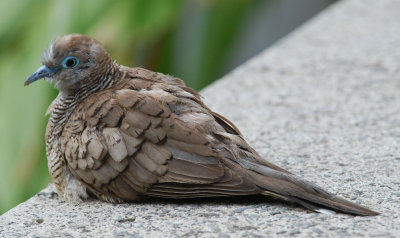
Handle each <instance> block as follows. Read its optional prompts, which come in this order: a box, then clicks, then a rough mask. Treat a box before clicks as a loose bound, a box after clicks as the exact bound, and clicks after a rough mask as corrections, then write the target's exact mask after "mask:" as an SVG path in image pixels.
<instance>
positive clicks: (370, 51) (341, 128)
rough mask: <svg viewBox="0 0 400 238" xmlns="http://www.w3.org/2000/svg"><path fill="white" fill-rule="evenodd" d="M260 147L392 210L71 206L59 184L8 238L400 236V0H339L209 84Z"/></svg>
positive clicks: (21, 209) (241, 203)
mask: <svg viewBox="0 0 400 238" xmlns="http://www.w3.org/2000/svg"><path fill="white" fill-rule="evenodd" d="M202 95H203V96H204V98H205V101H206V103H207V104H208V105H210V106H211V108H212V109H214V110H215V111H218V112H220V113H221V114H222V115H225V116H226V117H227V118H229V119H231V120H232V121H233V122H234V123H236V125H237V126H238V127H239V128H240V129H241V130H242V132H243V134H244V135H245V137H246V139H247V140H248V141H249V143H250V144H251V145H253V146H254V148H255V149H256V150H257V151H259V152H260V154H261V155H263V156H265V157H266V158H268V159H269V160H270V161H271V162H273V163H276V164H277V165H280V166H282V167H284V168H286V169H288V170H290V171H292V172H293V173H295V174H298V175H300V176H302V177H304V178H306V179H307V180H310V181H314V182H316V183H317V184H319V185H320V186H322V187H324V188H327V189H328V190H330V191H332V192H335V193H337V194H339V195H341V196H343V197H345V198H348V199H350V200H354V201H356V202H357V203H360V204H363V205H365V206H367V207H370V208H372V209H374V210H377V211H379V212H381V213H382V215H380V216H376V217H352V216H348V215H342V214H336V215H330V216H329V215H324V214H318V213H313V212H310V211H307V210H306V209H303V208H302V207H299V206H296V205H293V204H287V203H285V202H280V201H277V200H273V199H269V198H264V197H246V198H237V199H206V200H200V201H199V200H194V201H188V202H181V201H180V202H170V201H167V200H150V201H143V202H140V203H137V204H121V205H113V204H107V203H103V202H98V201H89V202H87V203H83V204H78V205H71V204H68V203H65V202H63V201H62V200H61V199H59V198H58V197H57V195H55V194H54V192H53V188H52V186H50V187H49V188H47V189H45V190H43V191H42V192H40V193H39V194H37V195H36V196H34V197H33V198H31V199H29V200H28V201H27V202H25V203H23V204H21V205H19V206H17V207H15V208H14V209H12V210H10V211H9V212H7V213H5V214H4V215H2V216H1V219H0V236H1V237H21V236H28V237H56V236H63V237H70V236H72V237H246V236H249V237H257V236H260V237H282V236H295V237H344V236H351V237H365V236H367V237H400V202H399V201H400V1H398V0H379V1H368V2H366V1H363V0H349V1H340V2H338V3H337V4H335V5H333V6H332V7H330V8H328V9H327V10H325V11H324V12H323V13H321V14H320V15H318V16H317V17H315V18H314V19H313V20H311V21H310V22H308V23H307V24H305V25H304V26H303V27H301V28H299V29H298V30H297V31H295V32H294V33H292V34H290V35H289V36H287V37H286V38H285V39H283V40H281V41H280V42H278V43H277V44H275V45H274V46H273V47H271V48H270V49H267V50H266V51H265V52H263V53H261V54H260V55H259V56H257V57H255V58H254V59H252V60H251V61H249V62H248V63H246V64H244V65H243V66H241V67H239V68H238V69H236V70H235V71H233V72H232V73H231V74H229V75H227V76H226V77H224V78H223V79H221V80H219V81H218V82H216V83H215V84H213V85H211V86H210V87H208V88H207V89H205V90H203V91H202Z"/></svg>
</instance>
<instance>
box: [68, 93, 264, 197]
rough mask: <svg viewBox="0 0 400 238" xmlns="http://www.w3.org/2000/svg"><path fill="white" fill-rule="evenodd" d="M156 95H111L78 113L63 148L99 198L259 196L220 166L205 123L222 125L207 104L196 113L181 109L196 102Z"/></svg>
mask: <svg viewBox="0 0 400 238" xmlns="http://www.w3.org/2000/svg"><path fill="white" fill-rule="evenodd" d="M156 91H157V90H156ZM153 93H154V91H153V90H152V91H146V90H141V91H137V90H135V89H121V90H106V91H103V92H100V93H97V94H95V95H92V96H91V97H89V98H88V99H87V100H86V101H85V102H84V103H82V104H81V105H80V106H79V107H78V108H77V110H76V111H75V113H74V114H73V115H71V116H70V118H69V120H68V122H67V124H66V126H65V128H64V132H63V136H62V150H63V151H65V158H66V160H67V162H68V163H67V164H68V167H69V170H70V171H71V173H72V174H73V175H74V176H76V177H77V178H79V179H80V180H81V181H83V182H84V183H85V184H86V185H87V187H88V188H89V190H91V191H92V192H94V193H95V194H107V196H106V197H105V199H110V198H111V199H113V198H119V199H122V200H134V199H135V198H136V196H137V195H138V194H147V195H152V196H160V197H171V198H184V197H204V196H228V195H244V194H254V193H259V191H260V190H259V189H258V187H257V186H255V185H254V184H253V183H251V182H249V181H248V180H247V179H245V178H243V177H242V176H239V175H237V174H236V173H234V172H233V171H231V170H230V169H228V168H227V167H226V165H225V164H224V163H222V162H221V160H220V159H219V157H218V156H219V155H218V151H217V148H215V147H213V144H212V143H213V142H212V141H211V139H212V138H211V137H209V136H208V134H207V133H205V132H206V131H207V130H211V129H212V128H206V127H203V124H198V121H202V122H205V123H204V125H207V126H211V127H213V126H218V124H217V123H215V120H214V118H213V115H211V114H209V113H208V111H207V110H204V108H201V106H197V109H198V111H197V112H195V111H196V106H195V104H196V103H193V105H191V106H190V107H185V106H182V105H180V103H191V102H190V101H191V100H190V99H189V100H180V98H179V97H177V96H176V95H174V94H172V93H167V92H165V91H164V95H161V94H159V95H158V96H157V97H155V96H154V95H153ZM160 93H161V92H160ZM186 96H189V94H188V95H186ZM197 105H198V104H197ZM185 110H188V111H187V112H186V111H185ZM189 111H190V113H189ZM204 120H206V121H207V120H209V121H210V122H206V121H204ZM212 122H214V123H215V125H214V124H213V123H212ZM103 198H104V197H103ZM116 200H118V199H116Z"/></svg>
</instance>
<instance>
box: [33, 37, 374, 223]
mask: <svg viewBox="0 0 400 238" xmlns="http://www.w3.org/2000/svg"><path fill="white" fill-rule="evenodd" d="M41 61H42V64H43V66H42V67H40V68H39V69H38V70H37V71H36V72H35V73H34V74H32V75H31V76H30V77H29V78H28V79H27V80H26V81H25V85H29V84H30V83H32V82H34V81H36V80H38V79H41V78H45V79H47V80H48V81H50V82H52V83H54V85H55V87H56V88H57V89H58V90H59V95H58V96H57V98H56V99H55V100H54V101H53V102H52V103H51V105H50V107H49V108H48V110H47V113H48V114H50V115H51V116H50V119H49V122H48V125H47V129H46V151H47V158H48V166H49V171H50V174H51V177H52V179H53V182H54V184H55V186H56V188H57V190H58V193H59V195H60V196H61V197H63V198H64V199H65V200H67V201H72V202H79V201H81V200H84V199H86V198H88V197H89V196H93V197H97V198H98V199H100V200H103V201H107V202H113V203H119V202H126V201H135V200H137V199H138V198H139V197H141V196H152V197H163V198H172V199H183V198H194V197H224V196H240V195H251V194H264V195H274V196H278V197H280V198H283V199H285V200H289V201H292V202H295V203H298V204H301V205H303V206H304V207H306V208H309V209H312V210H314V211H319V212H327V211H329V212H332V211H339V212H343V213H348V214H353V215H361V216H368V215H377V214H378V213H377V212H374V211H371V210H369V209H367V208H364V207H362V206H360V205H357V204H354V203H351V202H349V201H346V200H344V199H342V198H339V197H337V196H334V195H332V194H330V193H328V192H326V191H324V190H323V189H321V188H319V187H318V186H316V185H314V184H312V183H310V182H307V181H305V180H303V179H301V178H299V177H297V176H295V175H293V174H292V173H290V172H288V171H286V170H284V169H282V168H280V167H278V166H276V165H274V164H272V163H270V162H268V161H266V160H265V159H263V158H261V156H260V155H259V154H258V153H257V152H256V151H255V150H254V149H253V148H252V147H250V146H249V145H248V144H247V143H246V141H245V140H244V139H243V137H242V135H241V133H240V132H239V130H238V129H237V128H236V126H235V125H234V124H232V123H231V122H230V121H228V120H227V119H226V118H224V117H223V116H221V115H219V114H217V113H215V112H213V111H211V110H210V109H209V108H208V107H207V106H206V105H204V103H203V102H202V100H201V98H200V96H199V94H198V93H197V92H196V91H194V90H193V89H191V88H189V87H187V86H186V85H185V83H184V82H183V81H182V80H180V79H178V78H174V77H171V76H168V75H164V74H161V73H156V72H152V71H149V70H146V69H143V68H128V67H125V66H122V65H118V64H117V63H115V62H114V61H113V60H112V59H111V57H110V55H109V54H108V53H107V52H106V50H105V49H104V48H103V46H102V45H101V44H100V43H99V42H97V41H96V40H94V39H91V38H89V37H87V36H84V35H79V34H72V35H65V36H60V37H58V38H56V39H55V40H54V41H53V42H52V43H51V44H50V46H49V47H48V48H47V49H46V50H45V51H44V53H43V56H42V59H41Z"/></svg>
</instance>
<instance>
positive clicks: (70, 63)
mask: <svg viewBox="0 0 400 238" xmlns="http://www.w3.org/2000/svg"><path fill="white" fill-rule="evenodd" d="M78 64H79V59H78V58H76V57H75V56H68V57H67V58H65V59H64V60H63V62H62V63H61V65H62V67H63V68H73V67H75V66H77V65H78Z"/></svg>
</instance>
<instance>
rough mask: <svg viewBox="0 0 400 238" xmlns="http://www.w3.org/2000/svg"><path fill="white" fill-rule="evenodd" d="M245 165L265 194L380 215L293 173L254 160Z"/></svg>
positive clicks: (306, 204)
mask: <svg viewBox="0 0 400 238" xmlns="http://www.w3.org/2000/svg"><path fill="white" fill-rule="evenodd" d="M241 165H242V166H243V167H244V168H247V170H245V173H246V174H247V175H248V177H249V178H250V179H251V180H252V181H253V182H254V183H255V184H256V185H257V186H259V187H260V188H261V189H264V192H262V194H268V193H273V194H275V195H278V196H280V197H284V198H285V199H287V200H290V201H293V202H296V203H298V204H300V205H302V206H304V207H306V208H309V209H311V210H314V211H317V212H322V211H325V210H326V209H330V210H334V211H339V212H342V213H347V214H352V215H358V216H376V215H379V213H378V212H375V211H372V210H370V209H367V208H365V207H362V206H360V205H358V204H355V203H352V202H350V201H347V200H345V199H343V198H340V197H337V196H335V195H333V194H331V193H329V192H327V191H325V190H324V189H322V188H320V187H318V186H317V185H315V184H313V183H311V182H308V181H305V180H303V179H301V178H299V177H297V176H295V175H293V174H290V173H285V172H281V171H277V170H274V169H271V168H269V167H267V166H264V165H261V164H257V163H254V162H250V161H245V162H242V163H241ZM324 209H325V210H324Z"/></svg>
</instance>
